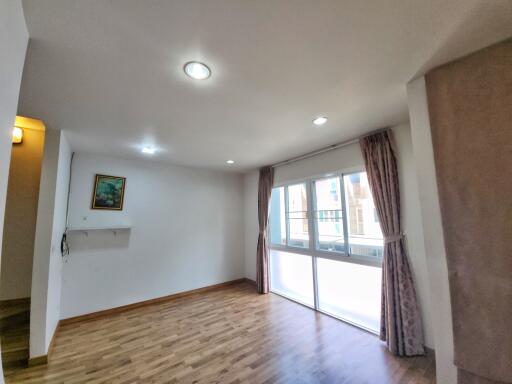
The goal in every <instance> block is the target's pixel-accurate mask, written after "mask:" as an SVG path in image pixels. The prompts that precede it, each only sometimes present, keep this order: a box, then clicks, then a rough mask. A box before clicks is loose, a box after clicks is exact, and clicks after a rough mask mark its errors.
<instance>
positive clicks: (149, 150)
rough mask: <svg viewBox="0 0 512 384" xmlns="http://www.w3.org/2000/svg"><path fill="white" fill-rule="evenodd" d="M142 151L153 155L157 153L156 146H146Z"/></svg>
mask: <svg viewBox="0 0 512 384" xmlns="http://www.w3.org/2000/svg"><path fill="white" fill-rule="evenodd" d="M142 153H147V154H149V155H152V154H154V153H155V148H151V147H144V148H142Z"/></svg>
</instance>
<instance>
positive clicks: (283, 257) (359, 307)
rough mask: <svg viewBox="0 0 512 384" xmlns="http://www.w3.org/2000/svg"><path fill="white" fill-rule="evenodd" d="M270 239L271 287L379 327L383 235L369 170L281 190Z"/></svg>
mask: <svg viewBox="0 0 512 384" xmlns="http://www.w3.org/2000/svg"><path fill="white" fill-rule="evenodd" d="M269 238H270V243H271V252H270V284H271V291H272V292H274V293H277V294H280V295H283V296H285V297H288V298H290V299H292V300H295V301H297V302H300V303H301V304H304V305H307V306H310V307H312V308H315V309H316V310H319V311H322V312H325V313H327V314H329V315H331V316H334V317H337V318H339V319H342V320H344V321H347V322H350V323H352V324H354V325H357V326H359V327H362V328H365V329H367V330H370V331H373V332H378V331H379V328H380V323H379V321H380V297H381V269H380V265H381V261H382V252H383V238H382V233H381V231H380V225H379V222H378V218H377V214H376V210H375V206H374V204H373V199H372V197H371V193H370V189H369V186H368V179H367V177H366V173H365V172H355V173H347V174H342V173H340V174H337V175H332V176H329V177H324V178H318V179H309V180H304V181H303V182H300V183H294V184H287V185H282V186H279V187H276V188H274V189H273V191H272V199H271V207H270V236H269Z"/></svg>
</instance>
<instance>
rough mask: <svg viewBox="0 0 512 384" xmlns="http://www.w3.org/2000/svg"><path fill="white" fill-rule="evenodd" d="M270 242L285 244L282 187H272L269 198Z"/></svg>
mask: <svg viewBox="0 0 512 384" xmlns="http://www.w3.org/2000/svg"><path fill="white" fill-rule="evenodd" d="M269 221H270V242H271V243H272V244H282V245H284V244H286V221H285V213H284V187H279V188H274V189H273V190H272V197H271V200H270V219H269Z"/></svg>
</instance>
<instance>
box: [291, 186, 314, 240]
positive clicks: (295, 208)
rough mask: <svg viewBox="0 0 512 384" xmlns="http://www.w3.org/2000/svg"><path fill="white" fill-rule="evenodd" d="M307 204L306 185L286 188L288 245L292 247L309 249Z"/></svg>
mask: <svg viewBox="0 0 512 384" xmlns="http://www.w3.org/2000/svg"><path fill="white" fill-rule="evenodd" d="M307 207H308V204H307V195H306V184H295V185H290V186H289V187H288V225H289V231H290V232H289V237H288V245H290V246H292V247H302V248H308V247H309V231H308V208H307Z"/></svg>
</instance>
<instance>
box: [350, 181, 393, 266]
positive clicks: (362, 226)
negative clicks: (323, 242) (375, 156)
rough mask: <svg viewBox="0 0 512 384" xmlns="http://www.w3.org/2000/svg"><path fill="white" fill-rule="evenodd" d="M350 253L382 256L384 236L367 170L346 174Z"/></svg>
mask: <svg viewBox="0 0 512 384" xmlns="http://www.w3.org/2000/svg"><path fill="white" fill-rule="evenodd" d="M344 183H345V199H346V204H347V211H348V213H347V214H348V220H347V222H348V235H349V244H350V253H351V254H353V255H359V256H369V257H382V253H383V249H384V248H383V238H382V232H381V230H380V224H379V220H378V217H377V214H376V209H375V205H374V204H373V199H372V194H371V193H370V187H369V185H368V178H367V176H366V172H359V173H352V174H350V175H345V176H344Z"/></svg>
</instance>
